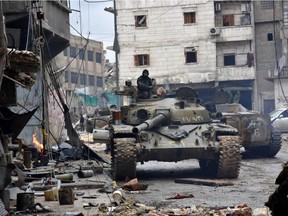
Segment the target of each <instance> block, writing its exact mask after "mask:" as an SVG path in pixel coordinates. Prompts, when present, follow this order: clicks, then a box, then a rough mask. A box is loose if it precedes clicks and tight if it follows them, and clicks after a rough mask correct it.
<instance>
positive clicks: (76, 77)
mask: <svg viewBox="0 0 288 216" xmlns="http://www.w3.org/2000/svg"><path fill="white" fill-rule="evenodd" d="M77 80H78V75H77V73H75V72H71V83H76V84H77Z"/></svg>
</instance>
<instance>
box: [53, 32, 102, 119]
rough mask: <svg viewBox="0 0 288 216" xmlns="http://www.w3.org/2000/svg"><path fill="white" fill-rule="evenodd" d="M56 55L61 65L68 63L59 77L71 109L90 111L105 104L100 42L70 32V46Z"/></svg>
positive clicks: (77, 111) (88, 112)
mask: <svg viewBox="0 0 288 216" xmlns="http://www.w3.org/2000/svg"><path fill="white" fill-rule="evenodd" d="M57 58H58V62H59V63H61V66H60V67H65V66H66V65H68V67H67V68H66V69H65V72H64V73H63V75H64V77H63V78H64V79H62V81H63V88H64V90H65V93H66V99H67V103H68V104H69V106H70V110H71V111H74V112H75V113H77V114H79V113H82V114H84V113H86V114H91V113H93V112H94V111H95V109H96V107H103V106H106V104H105V103H106V102H107V101H106V100H105V96H104V95H103V93H104V62H105V61H104V60H105V55H104V50H103V43H102V42H99V41H93V40H89V43H88V41H87V40H86V39H85V38H82V37H79V36H75V35H71V37H70V46H69V47H68V48H67V49H65V50H64V51H63V52H62V53H61V54H60V55H59V56H58V57H57Z"/></svg>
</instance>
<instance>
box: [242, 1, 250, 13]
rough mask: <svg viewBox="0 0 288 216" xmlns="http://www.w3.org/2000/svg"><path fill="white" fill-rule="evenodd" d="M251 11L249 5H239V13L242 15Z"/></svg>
mask: <svg viewBox="0 0 288 216" xmlns="http://www.w3.org/2000/svg"><path fill="white" fill-rule="evenodd" d="M250 11H251V6H250V4H249V3H246V4H241V12H242V13H249V12H250Z"/></svg>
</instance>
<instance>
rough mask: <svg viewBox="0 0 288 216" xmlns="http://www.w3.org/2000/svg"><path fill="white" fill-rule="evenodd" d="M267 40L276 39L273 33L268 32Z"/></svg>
mask: <svg viewBox="0 0 288 216" xmlns="http://www.w3.org/2000/svg"><path fill="white" fill-rule="evenodd" d="M267 40H268V41H273V40H274V37H273V33H268V34H267Z"/></svg>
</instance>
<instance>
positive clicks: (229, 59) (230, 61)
mask: <svg viewBox="0 0 288 216" xmlns="http://www.w3.org/2000/svg"><path fill="white" fill-rule="evenodd" d="M229 65H235V54H226V55H224V66H229Z"/></svg>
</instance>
